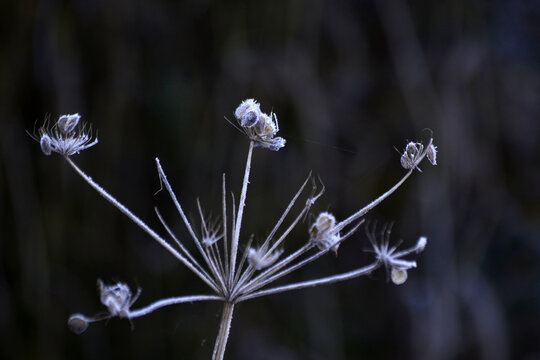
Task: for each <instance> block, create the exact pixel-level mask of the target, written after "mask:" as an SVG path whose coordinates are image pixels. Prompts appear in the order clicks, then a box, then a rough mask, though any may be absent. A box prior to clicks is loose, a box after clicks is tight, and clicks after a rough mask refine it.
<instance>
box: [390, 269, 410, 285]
mask: <svg viewBox="0 0 540 360" xmlns="http://www.w3.org/2000/svg"><path fill="white" fill-rule="evenodd" d="M390 278H391V279H392V282H393V283H394V284H396V285H401V284H403V283H404V282H405V281H407V270H405V269H399V268H396V267H394V268H392V272H391V273H390Z"/></svg>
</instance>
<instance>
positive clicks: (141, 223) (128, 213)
mask: <svg viewBox="0 0 540 360" xmlns="http://www.w3.org/2000/svg"><path fill="white" fill-rule="evenodd" d="M65 159H66V161H67V162H68V164H69V165H71V167H72V168H73V169H74V170H75V171H76V172H77V174H79V175H80V176H81V177H82V178H83V179H84V181H86V182H87V183H88V185H90V186H91V187H92V188H93V189H94V190H96V191H97V192H98V193H99V194H100V195H101V196H102V197H104V198H105V200H107V201H108V202H110V203H111V204H112V205H113V206H114V207H116V208H117V209H118V210H120V211H121V212H122V213H123V214H124V215H126V216H127V217H128V218H129V219H130V220H131V221H133V222H134V223H135V224H137V226H139V227H140V228H141V229H143V230H144V231H145V232H146V233H147V234H148V235H150V236H151V237H152V238H153V239H154V240H156V241H157V242H158V243H159V244H160V245H161V246H163V247H164V248H165V249H167V250H168V251H169V252H170V253H171V254H173V255H174V256H175V257H176V258H177V259H178V260H180V261H181V262H182V263H183V264H184V265H185V266H187V268H188V269H190V270H191V271H192V272H193V273H195V275H197V276H198V277H199V278H200V279H201V280H203V281H204V282H205V283H206V284H208V286H210V287H211V288H212V289H213V290H214V291H215V292H219V290H218V288H217V287H216V285H215V283H214V282H213V281H212V280H211V279H210V278H207V277H206V276H205V275H204V274H203V273H201V272H200V271H199V270H198V269H197V268H196V267H195V266H193V264H191V262H190V261H189V260H188V259H186V258H185V257H184V256H183V255H182V254H180V253H179V252H178V251H177V250H176V249H175V248H173V247H172V246H171V245H169V243H167V242H166V241H165V240H164V239H163V238H162V237H161V236H160V235H158V234H157V233H156V232H155V231H154V230H152V228H150V227H149V226H148V225H146V223H145V222H144V221H142V220H141V219H139V217H137V216H136V215H135V214H133V213H132V212H131V211H130V210H129V209H128V208H127V207H125V206H124V205H123V204H122V203H120V202H119V201H118V200H116V199H115V198H114V197H113V196H112V195H111V194H109V193H108V192H107V191H106V190H105V189H103V188H102V187H101V186H100V185H99V184H98V183H96V182H95V181H94V180H93V179H92V178H91V177H90V176H88V175H86V173H85V172H84V171H82V170H81V169H80V168H79V167H78V166H77V165H76V164H75V163H74V162H73V161H72V160H71V158H69V157H68V156H66V157H65Z"/></svg>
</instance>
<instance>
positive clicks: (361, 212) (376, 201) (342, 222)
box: [335, 139, 433, 232]
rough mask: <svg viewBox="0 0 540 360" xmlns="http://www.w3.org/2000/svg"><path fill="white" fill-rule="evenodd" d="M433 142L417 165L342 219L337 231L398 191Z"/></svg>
mask: <svg viewBox="0 0 540 360" xmlns="http://www.w3.org/2000/svg"><path fill="white" fill-rule="evenodd" d="M432 143H433V139H429V143H428V144H427V146H426V147H425V150H424V152H423V153H422V155H420V156H419V157H418V160H417V161H416V165H415V167H413V168H412V169H410V170H409V171H408V172H407V173H406V174H405V175H404V176H403V177H402V178H401V180H399V181H398V182H397V183H396V184H395V185H394V186H392V187H391V188H390V189H388V190H387V191H386V192H385V193H384V194H382V195H381V196H379V197H378V198H376V199H375V200H373V201H372V202H370V203H369V204H367V205H366V206H364V207H363V208H361V209H360V210H358V211H357V212H355V213H354V214H352V215H351V216H349V217H348V218H347V219H345V220H343V221H341V222H340V223H339V224H337V225H336V228H335V229H336V231H337V232H339V231H341V230H342V229H343V228H344V227H345V226H347V225H349V224H350V223H352V222H353V221H354V220H356V219H358V218H360V217H362V216H364V215H365V214H366V213H367V212H368V211H370V210H371V209H373V208H374V207H375V206H377V205H379V204H380V203H381V202H382V201H383V200H384V199H386V198H387V197H388V196H390V195H391V194H392V193H393V192H394V191H396V190H397V189H398V188H399V187H400V186H401V185H402V184H403V183H404V182H405V180H407V179H408V178H409V176H411V174H412V173H413V171H414V170H415V169H416V168H417V167H418V164H420V162H422V160H423V159H424V157H425V156H426V154H427V151H428V148H429V146H430V145H431V144H432Z"/></svg>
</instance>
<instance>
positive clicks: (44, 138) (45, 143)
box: [39, 134, 52, 155]
mask: <svg viewBox="0 0 540 360" xmlns="http://www.w3.org/2000/svg"><path fill="white" fill-rule="evenodd" d="M39 145H40V146H41V151H42V152H43V153H44V154H45V155H51V153H52V145H51V138H50V136H49V135H47V134H43V135H41V138H40V139H39Z"/></svg>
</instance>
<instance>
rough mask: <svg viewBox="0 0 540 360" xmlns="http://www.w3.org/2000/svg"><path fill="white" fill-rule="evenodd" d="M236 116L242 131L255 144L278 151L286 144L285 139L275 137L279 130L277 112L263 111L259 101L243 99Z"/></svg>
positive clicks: (235, 113)
mask: <svg viewBox="0 0 540 360" xmlns="http://www.w3.org/2000/svg"><path fill="white" fill-rule="evenodd" d="M234 117H235V118H236V120H237V121H238V124H239V125H240V127H241V129H242V131H243V132H244V133H245V134H246V135H247V137H248V138H249V139H250V140H252V141H253V142H254V143H255V146H260V147H262V148H265V149H269V150H272V151H278V150H279V149H281V148H282V147H284V146H285V139H283V138H282V137H275V135H276V133H277V132H278V131H279V125H278V120H277V116H276V114H275V113H273V112H271V113H270V115H268V114H266V113H263V112H262V111H261V108H260V105H259V103H258V102H257V101H255V100H254V99H247V100H244V101H242V103H240V105H239V106H238V107H237V108H236V110H235V112H234Z"/></svg>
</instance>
